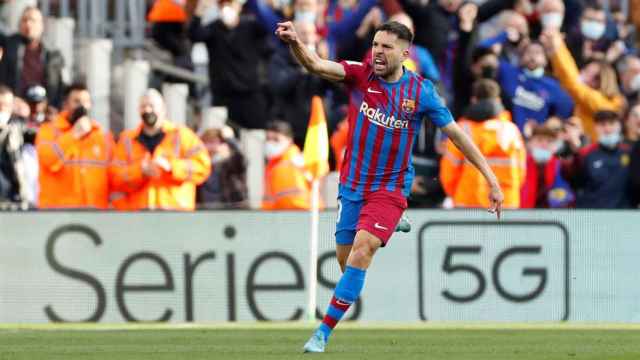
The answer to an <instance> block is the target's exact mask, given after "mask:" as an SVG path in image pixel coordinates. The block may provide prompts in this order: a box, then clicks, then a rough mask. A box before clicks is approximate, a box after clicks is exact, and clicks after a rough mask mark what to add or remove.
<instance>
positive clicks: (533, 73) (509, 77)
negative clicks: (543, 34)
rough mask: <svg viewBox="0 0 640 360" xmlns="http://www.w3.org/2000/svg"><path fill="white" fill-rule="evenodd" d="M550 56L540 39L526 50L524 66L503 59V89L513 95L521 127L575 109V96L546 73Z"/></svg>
mask: <svg viewBox="0 0 640 360" xmlns="http://www.w3.org/2000/svg"><path fill="white" fill-rule="evenodd" d="M546 66H547V57H546V55H545V53H544V48H543V47H542V45H541V44H540V43H538V42H531V43H530V44H528V45H527V46H526V47H524V50H523V52H522V56H521V58H520V67H516V66H513V65H511V64H509V63H508V62H506V61H501V62H500V66H499V69H498V80H499V82H500V86H501V87H502V91H503V93H504V94H505V95H506V97H507V98H510V99H512V103H511V104H508V105H510V107H511V111H512V116H513V121H514V122H515V123H516V125H518V128H519V129H520V131H523V130H524V127H525V125H526V124H527V123H528V122H535V123H537V124H542V123H544V122H545V121H546V120H547V119H548V118H549V117H552V116H557V117H559V118H561V119H566V118H568V117H569V116H571V114H572V113H573V99H571V97H570V96H569V94H567V92H565V91H564V90H563V89H562V87H560V84H559V83H558V81H557V80H555V79H553V78H551V77H548V76H545V68H546Z"/></svg>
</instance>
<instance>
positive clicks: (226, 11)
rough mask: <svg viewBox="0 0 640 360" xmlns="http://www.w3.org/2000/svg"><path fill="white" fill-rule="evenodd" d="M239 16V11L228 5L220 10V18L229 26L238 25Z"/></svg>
mask: <svg viewBox="0 0 640 360" xmlns="http://www.w3.org/2000/svg"><path fill="white" fill-rule="evenodd" d="M238 16H239V15H238V12H237V11H236V10H234V9H233V8H232V7H231V6H228V5H227V6H224V7H223V8H222V10H221V11H220V20H222V22H223V23H224V24H225V25H227V26H228V27H231V26H234V25H236V23H237V22H238Z"/></svg>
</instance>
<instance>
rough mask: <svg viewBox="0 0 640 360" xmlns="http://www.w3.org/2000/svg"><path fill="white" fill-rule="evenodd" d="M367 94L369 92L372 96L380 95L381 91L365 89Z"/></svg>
mask: <svg viewBox="0 0 640 360" xmlns="http://www.w3.org/2000/svg"><path fill="white" fill-rule="evenodd" d="M367 92H370V93H372V94H382V91H378V90H374V89H372V88H367Z"/></svg>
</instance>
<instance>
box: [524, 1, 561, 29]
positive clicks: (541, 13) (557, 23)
mask: <svg viewBox="0 0 640 360" xmlns="http://www.w3.org/2000/svg"><path fill="white" fill-rule="evenodd" d="M536 10H537V12H538V22H537V23H535V24H534V26H533V27H532V29H531V30H532V31H531V32H532V35H533V37H534V38H535V37H538V35H539V34H540V33H541V32H542V30H546V29H549V30H555V31H560V32H565V30H566V28H565V27H564V18H565V16H564V14H565V6H564V2H562V0H541V1H540V2H538V5H537V7H536Z"/></svg>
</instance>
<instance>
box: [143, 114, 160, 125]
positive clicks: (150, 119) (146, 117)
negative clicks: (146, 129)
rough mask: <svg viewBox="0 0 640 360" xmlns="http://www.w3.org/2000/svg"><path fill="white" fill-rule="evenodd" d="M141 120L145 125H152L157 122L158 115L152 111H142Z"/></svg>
mask: <svg viewBox="0 0 640 360" xmlns="http://www.w3.org/2000/svg"><path fill="white" fill-rule="evenodd" d="M142 122H144V124H145V125H147V126H154V125H155V124H156V122H158V115H156V113H153V112H144V113H142Z"/></svg>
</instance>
